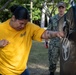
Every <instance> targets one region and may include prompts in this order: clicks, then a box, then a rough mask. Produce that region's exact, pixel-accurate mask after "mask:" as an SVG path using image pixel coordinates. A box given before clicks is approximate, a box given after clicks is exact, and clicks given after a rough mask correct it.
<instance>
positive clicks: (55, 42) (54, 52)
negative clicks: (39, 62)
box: [45, 2, 66, 75]
mask: <svg viewBox="0 0 76 75" xmlns="http://www.w3.org/2000/svg"><path fill="white" fill-rule="evenodd" d="M57 7H58V14H56V15H54V16H53V17H51V18H50V20H49V25H48V27H47V30H52V31H58V20H59V19H60V18H61V17H62V16H63V15H64V14H65V9H66V5H65V3H64V2H59V3H58V5H57ZM45 45H46V48H48V56H49V72H50V74H49V75H54V73H55V70H56V65H57V62H58V58H59V55H60V39H59V38H57V37H56V38H52V39H50V42H49V45H48V40H45ZM48 46H49V47H48Z"/></svg>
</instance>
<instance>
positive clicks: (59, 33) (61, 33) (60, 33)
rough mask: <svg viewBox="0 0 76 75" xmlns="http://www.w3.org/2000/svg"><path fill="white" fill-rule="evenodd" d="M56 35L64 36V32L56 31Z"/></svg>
mask: <svg viewBox="0 0 76 75" xmlns="http://www.w3.org/2000/svg"><path fill="white" fill-rule="evenodd" d="M56 35H57V37H59V38H62V37H64V33H63V32H57V33H56Z"/></svg>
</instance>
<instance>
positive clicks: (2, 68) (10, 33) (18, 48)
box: [0, 6, 64, 75]
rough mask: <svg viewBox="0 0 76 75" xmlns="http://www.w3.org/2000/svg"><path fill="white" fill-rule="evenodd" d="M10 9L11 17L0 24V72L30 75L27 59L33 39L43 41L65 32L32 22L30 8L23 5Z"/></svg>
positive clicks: (2, 74) (2, 73) (3, 73)
mask: <svg viewBox="0 0 76 75" xmlns="http://www.w3.org/2000/svg"><path fill="white" fill-rule="evenodd" d="M10 10H11V12H12V14H13V15H12V17H11V19H9V20H7V21H5V22H3V23H1V24H0V74H1V75H29V72H28V69H27V61H28V56H29V53H30V49H31V46H32V40H36V41H42V39H49V38H52V37H63V36H64V34H63V32H53V31H48V30H44V29H43V28H40V27H39V26H37V25H35V24H33V23H30V22H29V13H28V10H27V9H26V8H24V7H22V6H12V7H11V8H10Z"/></svg>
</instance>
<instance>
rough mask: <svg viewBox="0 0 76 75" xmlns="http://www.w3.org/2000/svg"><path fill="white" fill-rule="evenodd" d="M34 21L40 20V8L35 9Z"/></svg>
mask: <svg viewBox="0 0 76 75" xmlns="http://www.w3.org/2000/svg"><path fill="white" fill-rule="evenodd" d="M32 14H33V19H32V20H38V19H40V14H41V11H40V10H39V8H35V7H34V8H33V13H32Z"/></svg>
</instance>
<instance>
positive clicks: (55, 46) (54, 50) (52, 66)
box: [48, 41, 60, 72]
mask: <svg viewBox="0 0 76 75" xmlns="http://www.w3.org/2000/svg"><path fill="white" fill-rule="evenodd" d="M59 56H60V46H59V43H56V42H55V43H54V41H53V43H50V44H49V49H48V57H49V71H50V72H55V70H56V65H57V62H58V59H59Z"/></svg>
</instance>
